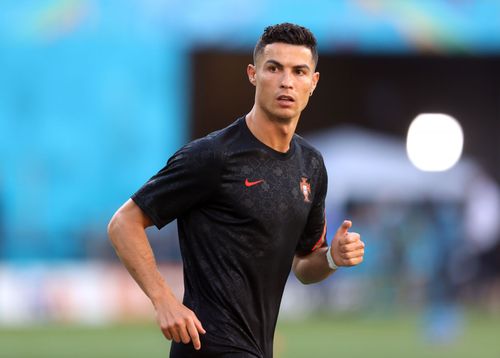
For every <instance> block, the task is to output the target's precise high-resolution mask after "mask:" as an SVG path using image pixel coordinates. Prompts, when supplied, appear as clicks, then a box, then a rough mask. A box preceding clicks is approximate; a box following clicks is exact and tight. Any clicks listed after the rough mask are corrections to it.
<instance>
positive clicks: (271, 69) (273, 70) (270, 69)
mask: <svg viewBox="0 0 500 358" xmlns="http://www.w3.org/2000/svg"><path fill="white" fill-rule="evenodd" d="M268 69H269V71H270V72H276V71H278V67H276V66H274V65H271V66H269V67H268Z"/></svg>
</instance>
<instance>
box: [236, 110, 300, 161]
mask: <svg viewBox="0 0 500 358" xmlns="http://www.w3.org/2000/svg"><path fill="white" fill-rule="evenodd" d="M245 120H246V123H247V126H248V129H250V132H252V134H253V135H254V136H255V138H257V139H258V140H259V141H261V142H262V143H264V144H265V145H267V146H268V147H270V148H272V149H274V150H276V151H278V152H282V153H286V152H288V150H289V149H290V142H291V141H292V137H293V134H294V133H295V128H296V127H297V123H298V121H299V119H298V118H297V119H291V120H289V121H285V120H283V121H281V120H272V119H270V118H268V116H266V115H264V114H263V113H259V111H258V110H257V108H256V107H255V106H254V107H253V108H252V110H251V111H250V112H249V113H248V114H247V115H246V118H245Z"/></svg>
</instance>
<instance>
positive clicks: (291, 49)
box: [108, 23, 364, 358]
mask: <svg viewBox="0 0 500 358" xmlns="http://www.w3.org/2000/svg"><path fill="white" fill-rule="evenodd" d="M317 61H318V57H317V51H316V40H315V38H314V36H313V35H312V33H311V32H310V31H309V30H308V29H306V28H304V27H300V26H297V25H293V24H288V23H285V24H280V25H275V26H270V27H268V28H266V29H265V31H264V34H263V35H262V37H261V38H260V40H259V42H258V43H257V45H256V47H255V50H254V64H253V65H248V67H247V74H248V79H249V81H250V83H252V84H253V85H254V86H255V104H254V106H253V108H252V109H251V111H250V112H249V113H248V114H247V115H246V116H244V117H242V118H239V119H238V120H236V122H234V123H233V124H231V125H230V126H229V127H227V128H224V129H222V130H220V131H218V132H214V133H212V134H210V135H208V136H207V137H204V138H201V139H198V140H195V141H193V142H191V143H189V144H187V145H186V146H184V147H183V148H181V149H180V150H179V151H178V152H177V153H175V154H174V155H173V156H172V157H171V158H170V159H169V161H168V163H167V165H166V166H165V167H164V168H163V169H161V170H160V171H159V172H158V173H157V174H156V175H155V176H153V177H152V178H151V179H150V180H149V181H148V182H147V183H146V184H145V185H144V186H143V187H142V188H140V189H139V190H138V191H137V192H136V193H135V194H134V195H133V196H132V198H131V199H130V200H128V201H127V202H126V203H125V204H124V205H123V206H122V207H121V208H120V209H119V210H118V211H117V212H116V214H115V215H114V217H113V219H112V220H111V222H110V225H109V229H108V232H109V237H110V239H111V241H112V243H113V245H114V247H115V249H116V252H117V254H118V255H119V257H120V258H121V260H122V261H123V263H124V264H125V266H126V267H127V269H128V270H129V272H130V274H131V275H132V276H133V278H134V279H135V280H136V281H137V283H138V284H139V285H140V286H141V288H142V289H143V290H144V292H145V293H146V295H147V296H148V297H149V298H150V299H151V301H152V304H153V305H154V307H155V309H156V315H157V321H158V324H159V325H160V328H161V330H162V332H163V334H164V335H165V337H166V338H167V339H169V340H173V341H174V342H173V343H172V348H171V357H266V358H267V357H272V354H273V347H272V345H273V336H274V330H275V325H276V321H277V316H278V310H279V306H280V302H281V297H282V294H283V289H284V285H285V282H286V280H287V277H288V274H289V272H290V269H291V268H293V271H294V273H295V275H296V276H297V277H298V278H299V280H300V281H302V282H303V283H312V282H318V281H320V280H323V279H325V278H326V277H328V276H329V275H330V274H331V273H332V272H334V271H335V269H336V268H337V266H353V265H357V264H359V263H361V261H362V260H363V255H364V244H363V242H362V241H361V240H360V236H359V235H358V234H356V233H349V232H348V229H349V228H350V227H351V222H350V221H344V223H343V224H342V225H341V227H340V228H339V229H338V231H337V233H336V234H335V236H334V238H333V240H332V245H331V249H330V248H328V246H327V242H326V240H325V235H326V222H325V214H324V211H325V210H324V206H325V205H324V202H325V196H326V189H327V174H326V170H325V167H324V164H323V159H322V157H321V155H320V153H319V152H318V151H317V150H315V149H314V148H312V147H311V146H310V145H309V144H307V143H306V142H305V141H304V139H302V138H301V137H299V136H298V135H295V134H294V132H295V128H296V126H297V123H298V121H299V117H300V114H301V112H302V110H303V109H304V108H305V107H306V105H307V102H308V100H309V97H310V96H311V95H312V93H313V91H314V89H315V88H316V85H317V83H318V80H319V73H318V72H315V69H316V64H317ZM175 218H177V224H178V227H179V240H180V248H181V253H182V258H183V265H184V284H185V294H184V299H183V302H182V303H181V302H179V301H178V300H177V299H176V298H175V297H174V295H173V294H172V291H171V289H170V287H169V286H168V284H167V283H166V282H165V280H164V279H163V278H162V276H161V275H160V273H159V272H158V270H157V268H156V263H155V259H154V256H153V253H152V251H151V248H150V246H149V243H148V240H147V237H146V234H145V231H144V230H145V228H146V227H148V226H150V225H152V224H154V225H156V226H157V227H158V228H161V227H163V226H164V225H166V224H167V223H168V222H170V221H172V220H173V219H175Z"/></svg>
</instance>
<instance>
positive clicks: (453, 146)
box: [406, 113, 464, 172]
mask: <svg viewBox="0 0 500 358" xmlns="http://www.w3.org/2000/svg"><path fill="white" fill-rule="evenodd" d="M463 144H464V135H463V132H462V127H460V124H459V123H458V122H457V120H456V119H455V118H453V117H451V116H449V115H447V114H440V113H424V114H419V115H418V116H417V117H416V118H415V119H414V120H413V122H412V123H411V125H410V128H409V129H408V137H407V139H406V151H407V153H408V158H410V161H411V162H412V163H413V165H415V166H416V167H417V168H418V169H420V170H423V171H432V172H437V171H445V170H448V169H450V168H451V167H453V166H454V165H455V164H456V163H457V162H458V160H459V159H460V156H461V155H462V149H463Z"/></svg>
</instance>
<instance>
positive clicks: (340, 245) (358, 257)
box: [330, 220, 365, 266]
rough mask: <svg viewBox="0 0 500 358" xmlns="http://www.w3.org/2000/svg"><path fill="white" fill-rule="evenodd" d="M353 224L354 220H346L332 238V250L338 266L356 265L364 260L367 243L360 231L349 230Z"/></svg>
mask: <svg viewBox="0 0 500 358" xmlns="http://www.w3.org/2000/svg"><path fill="white" fill-rule="evenodd" d="M351 226H352V222H351V221H349V220H345V221H344V222H343V223H342V225H340V227H339V228H338V230H337V232H336V233H335V236H334V238H333V240H332V249H331V250H330V252H331V255H332V258H333V261H334V262H335V264H336V265H337V266H356V265H359V264H360V263H361V262H363V256H364V254H365V243H364V242H363V241H361V236H360V235H359V234H358V233H355V232H348V230H349V229H350V228H351Z"/></svg>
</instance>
